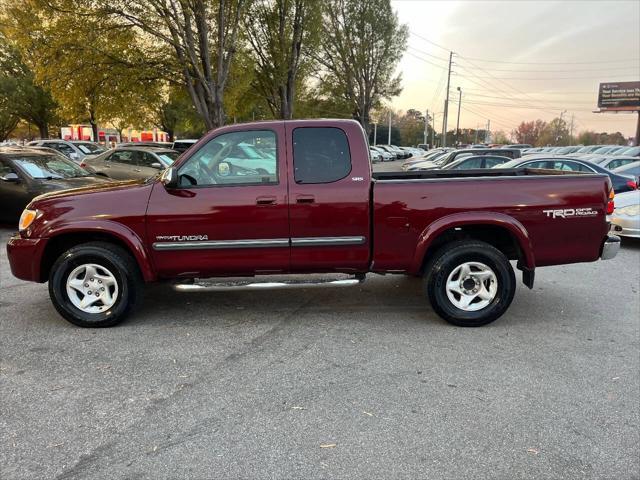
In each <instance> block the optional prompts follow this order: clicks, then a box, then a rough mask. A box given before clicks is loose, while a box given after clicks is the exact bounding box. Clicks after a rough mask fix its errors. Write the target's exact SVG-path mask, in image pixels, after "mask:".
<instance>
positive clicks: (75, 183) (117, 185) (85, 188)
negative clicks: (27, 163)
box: [34, 176, 147, 201]
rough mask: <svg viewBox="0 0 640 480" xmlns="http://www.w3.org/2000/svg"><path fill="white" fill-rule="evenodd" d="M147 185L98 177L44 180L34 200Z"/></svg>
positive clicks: (135, 181)
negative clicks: (40, 192) (39, 192)
mask: <svg viewBox="0 0 640 480" xmlns="http://www.w3.org/2000/svg"><path fill="white" fill-rule="evenodd" d="M145 183H147V180H125V181H121V182H113V181H111V180H109V179H108V178H100V177H97V176H96V177H78V178H65V179H55V180H45V181H43V182H42V184H41V185H42V188H41V191H42V192H48V193H43V194H42V195H39V196H37V197H36V198H34V201H36V200H50V199H54V198H62V197H69V196H77V195H89V194H92V193H99V192H109V191H117V190H129V189H133V188H137V187H140V186H142V185H144V184H145Z"/></svg>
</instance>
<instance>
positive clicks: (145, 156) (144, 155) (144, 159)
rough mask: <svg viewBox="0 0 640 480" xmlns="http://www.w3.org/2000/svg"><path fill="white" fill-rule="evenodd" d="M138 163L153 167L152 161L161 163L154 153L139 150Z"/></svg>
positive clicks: (142, 165)
mask: <svg viewBox="0 0 640 480" xmlns="http://www.w3.org/2000/svg"><path fill="white" fill-rule="evenodd" d="M138 155H139V157H138V165H140V166H141V167H147V168H153V167H151V164H152V163H160V161H159V160H157V159H156V158H155V157H154V156H153V155H152V154H150V153H148V152H138Z"/></svg>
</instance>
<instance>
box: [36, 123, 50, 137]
mask: <svg viewBox="0 0 640 480" xmlns="http://www.w3.org/2000/svg"><path fill="white" fill-rule="evenodd" d="M37 126H38V130H39V131H40V138H42V139H45V138H49V125H47V124H46V123H45V124H40V125H37Z"/></svg>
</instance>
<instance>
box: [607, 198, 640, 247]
mask: <svg viewBox="0 0 640 480" xmlns="http://www.w3.org/2000/svg"><path fill="white" fill-rule="evenodd" d="M613 201H614V204H615V210H614V211H613V214H612V215H611V231H612V232H613V233H615V234H616V235H620V236H622V237H633V238H640V190H634V191H632V192H625V193H620V194H618V195H616V196H615V198H614V200H613Z"/></svg>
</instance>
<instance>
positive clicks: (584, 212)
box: [542, 207, 598, 218]
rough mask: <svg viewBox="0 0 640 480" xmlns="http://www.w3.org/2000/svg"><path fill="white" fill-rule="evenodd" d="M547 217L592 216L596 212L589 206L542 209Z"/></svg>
mask: <svg viewBox="0 0 640 480" xmlns="http://www.w3.org/2000/svg"><path fill="white" fill-rule="evenodd" d="M542 212H543V213H544V214H545V215H546V216H547V217H548V218H569V217H592V216H594V215H597V214H598V212H597V211H596V210H594V209H593V208H591V207H588V208H563V209H559V210H543V211H542Z"/></svg>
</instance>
